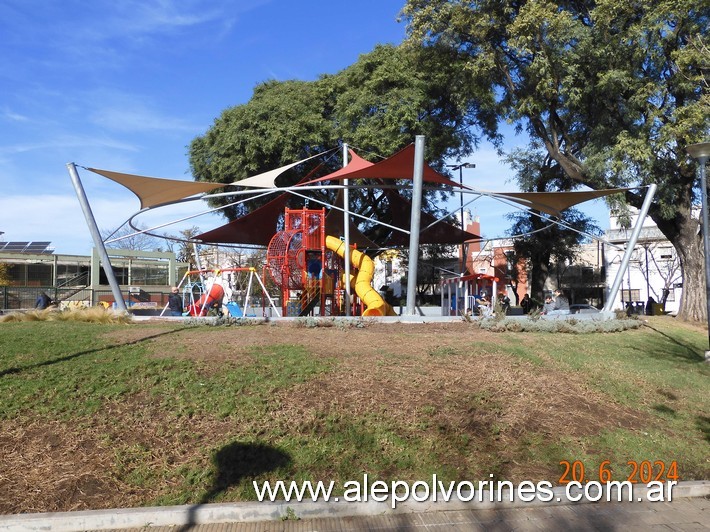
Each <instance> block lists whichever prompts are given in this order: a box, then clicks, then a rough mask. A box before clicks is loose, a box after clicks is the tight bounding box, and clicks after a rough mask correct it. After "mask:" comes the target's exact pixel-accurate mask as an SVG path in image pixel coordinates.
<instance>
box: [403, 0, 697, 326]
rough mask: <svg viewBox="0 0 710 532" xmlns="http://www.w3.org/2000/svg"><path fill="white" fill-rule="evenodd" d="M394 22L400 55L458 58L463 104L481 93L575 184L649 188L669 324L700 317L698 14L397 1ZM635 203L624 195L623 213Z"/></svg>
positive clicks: (676, 8) (628, 5)
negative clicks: (692, 152) (661, 240)
mask: <svg viewBox="0 0 710 532" xmlns="http://www.w3.org/2000/svg"><path fill="white" fill-rule="evenodd" d="M403 14H404V17H405V18H406V20H407V21H408V32H409V43H410V45H413V46H414V47H417V46H420V45H422V44H424V45H426V46H436V47H437V48H441V47H445V48H448V49H449V50H450V51H451V53H452V54H456V56H457V57H458V58H465V59H464V61H465V64H466V68H467V69H468V71H469V72H470V75H471V76H472V78H473V79H474V80H475V81H474V83H473V84H472V85H471V87H470V90H469V95H470V97H471V98H479V97H480V94H481V90H482V87H483V86H485V87H486V88H487V89H486V90H487V94H488V97H489V99H494V101H495V110H496V111H495V112H496V115H497V116H498V117H499V119H500V120H505V121H509V122H512V123H515V124H516V126H517V127H518V128H519V129H525V130H527V132H528V133H529V134H530V135H531V137H532V138H534V139H536V140H537V141H539V142H540V143H541V145H542V146H543V147H544V149H545V150H546V152H547V154H548V155H549V156H550V157H551V159H552V160H554V161H555V162H556V163H557V164H558V165H559V166H560V168H562V169H563V170H564V172H565V174H566V175H567V176H568V177H569V178H571V179H572V180H574V181H575V182H576V183H580V184H585V185H588V186H590V187H592V188H606V187H613V186H629V185H630V186H643V185H647V184H649V183H656V184H658V185H659V188H658V194H657V196H656V199H655V201H654V204H653V206H652V208H651V211H650V215H651V216H652V218H653V220H654V221H655V222H656V224H657V225H658V227H659V229H660V230H661V231H662V232H663V233H664V234H665V236H666V237H667V238H668V239H669V240H670V241H671V242H672V243H673V244H674V246H675V247H676V249H677V250H678V252H679V255H680V256H681V259H682V264H683V268H684V275H685V281H684V282H685V290H684V295H683V301H682V304H681V316H683V317H687V318H694V319H702V318H704V317H705V309H704V303H703V300H702V299H701V297H700V296H702V294H703V293H704V286H703V284H702V283H703V281H702V276H699V272H701V271H702V259H701V257H702V255H701V249H700V248H701V246H700V239H699V237H698V220H697V218H694V217H693V216H692V211H693V206H694V205H695V204H697V197H696V195H697V193H698V189H697V186H696V165H695V162H694V161H692V160H691V159H690V158H689V156H688V155H687V153H686V152H685V147H686V146H687V145H688V144H692V143H695V142H700V141H703V140H705V139H706V138H707V136H708V133H709V132H710V95H709V94H708V77H707V76H708V71H709V69H710V53H709V51H708V47H707V43H706V39H707V29H708V27H709V26H710V24H709V23H710V4H708V3H707V1H703V2H697V1H696V0H649V1H644V2H618V0H595V1H589V0H582V1H576V0H575V1H562V2H551V1H546V0H531V1H527V2H518V1H516V0H482V1H480V2H461V1H460V0H409V1H408V2H407V5H406V6H405V8H404V10H403ZM478 123H479V124H484V123H486V124H487V123H489V122H484V121H478ZM485 131H486V133H487V134H489V135H492V136H493V135H495V134H496V133H497V132H496V129H495V127H493V128H492V129H490V130H485ZM642 198H643V191H641V192H639V193H629V194H627V196H626V200H627V201H628V202H629V203H630V204H631V205H634V206H640V204H641V202H642Z"/></svg>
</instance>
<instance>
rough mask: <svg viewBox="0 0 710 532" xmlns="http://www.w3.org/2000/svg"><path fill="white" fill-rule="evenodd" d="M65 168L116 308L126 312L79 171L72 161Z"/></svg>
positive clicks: (119, 288)
mask: <svg viewBox="0 0 710 532" xmlns="http://www.w3.org/2000/svg"><path fill="white" fill-rule="evenodd" d="M67 169H68V170H69V176H70V177H71V182H72V185H74V191H75V192H76V196H77V198H79V205H81V210H82V212H83V213H84V218H85V219H86V225H87V226H88V228H89V232H90V233H91V238H92V239H93V241H94V246H95V247H96V250H97V251H98V253H99V257H100V259H101V262H102V263H103V267H104V272H105V273H106V279H108V284H109V285H110V286H111V292H112V293H113V298H114V300H115V301H116V308H117V309H118V310H120V311H122V312H127V311H128V309H127V308H126V303H125V301H124V300H123V294H121V287H120V286H119V285H118V281H117V280H116V276H115V275H114V273H113V268H112V267H111V260H110V259H109V258H108V253H107V252H106V246H104V241H103V240H102V238H101V233H99V227H98V226H97V225H96V219H95V218H94V213H93V212H91V205H89V199H88V198H87V197H86V192H84V186H83V185H82V184H81V179H79V173H78V172H77V171H76V166H75V165H74V163H67Z"/></svg>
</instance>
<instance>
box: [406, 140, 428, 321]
mask: <svg viewBox="0 0 710 532" xmlns="http://www.w3.org/2000/svg"><path fill="white" fill-rule="evenodd" d="M412 177H413V180H414V183H413V187H412V217H411V223H410V227H409V271H408V272H407V311H406V315H407V316H414V315H415V313H416V305H417V266H418V263H417V262H418V260H419V226H420V222H421V211H422V185H423V181H424V135H417V136H416V137H415V139H414V175H413V176H412Z"/></svg>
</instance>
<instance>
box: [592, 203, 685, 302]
mask: <svg viewBox="0 0 710 532" xmlns="http://www.w3.org/2000/svg"><path fill="white" fill-rule="evenodd" d="M637 219H638V217H637V216H636V214H634V215H633V216H632V218H631V226H630V228H629V229H624V228H622V227H621V226H620V225H619V220H618V218H617V217H616V216H613V215H612V216H610V219H609V227H610V229H609V230H608V231H607V232H606V236H607V240H608V242H609V244H607V245H605V246H604V247H605V253H604V259H605V269H606V284H607V287H610V286H611V285H612V284H613V283H614V279H615V278H616V275H617V273H618V271H619V266H620V264H621V259H622V257H623V255H624V252H625V250H626V246H627V244H628V241H629V237H630V236H631V232H632V230H633V229H632V228H633V227H634V224H635V223H636V220H637ZM682 289H683V279H682V275H681V269H680V259H679V257H678V255H677V254H676V251H675V248H674V247H673V245H672V244H671V243H670V242H669V241H668V240H667V239H666V237H665V236H663V233H661V231H660V230H659V229H658V227H656V224H655V223H654V221H653V220H652V219H651V218H650V217H648V216H647V217H646V220H644V223H643V226H642V228H641V233H640V234H639V238H638V242H637V243H636V246H635V248H634V250H633V254H632V255H631V261H630V263H629V269H628V271H627V272H626V275H624V278H623V281H622V284H621V289H620V290H619V294H618V295H617V297H616V300H615V301H614V305H613V307H612V308H615V309H621V308H626V307H627V305H628V304H629V303H632V304H633V305H634V306H636V307H640V306H644V305H646V302H647V301H648V299H649V297H652V298H653V299H654V301H656V302H657V303H661V302H665V311H666V312H670V313H672V314H675V313H676V312H678V308H679V304H680V296H681V292H682Z"/></svg>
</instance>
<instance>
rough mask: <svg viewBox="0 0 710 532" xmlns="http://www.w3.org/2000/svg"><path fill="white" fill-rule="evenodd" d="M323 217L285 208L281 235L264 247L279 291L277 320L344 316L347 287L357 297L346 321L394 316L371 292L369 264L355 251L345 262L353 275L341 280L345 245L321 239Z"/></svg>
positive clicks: (322, 213)
mask: <svg viewBox="0 0 710 532" xmlns="http://www.w3.org/2000/svg"><path fill="white" fill-rule="evenodd" d="M325 214H326V213H325V209H288V208H287V209H286V211H285V215H284V229H283V230H282V231H279V232H277V233H276V234H275V235H274V236H273V238H272V239H271V241H270V242H269V246H268V248H267V254H266V270H267V271H268V273H269V274H270V275H271V277H272V279H273V280H274V282H275V283H276V284H277V285H278V286H279V288H280V290H281V304H282V313H283V314H282V315H283V316H306V315H309V314H311V313H317V314H318V315H320V316H338V315H343V314H346V309H345V305H346V303H345V302H346V297H345V288H346V286H345V283H346V282H349V283H350V286H351V288H353V289H354V290H355V294H356V295H357V298H353V300H352V301H351V304H352V308H351V309H350V311H351V315H354V316H359V315H362V316H394V315H396V313H395V312H394V309H393V308H392V307H391V306H390V305H388V304H387V303H386V302H385V301H384V300H383V299H382V297H381V296H380V294H378V293H377V291H376V290H375V289H374V288H373V287H372V276H373V274H374V263H373V261H372V259H371V258H370V257H368V256H367V255H365V254H364V253H362V252H361V251H358V250H357V249H355V247H354V246H351V250H350V253H349V254H348V257H347V259H348V260H350V262H351V264H352V266H353V267H354V268H356V269H357V270H358V272H357V275H354V276H353V275H351V276H350V279H349V280H346V279H345V273H344V268H343V266H344V260H346V251H345V243H344V242H343V241H341V240H340V239H339V238H336V237H334V236H329V235H326V234H325Z"/></svg>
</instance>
